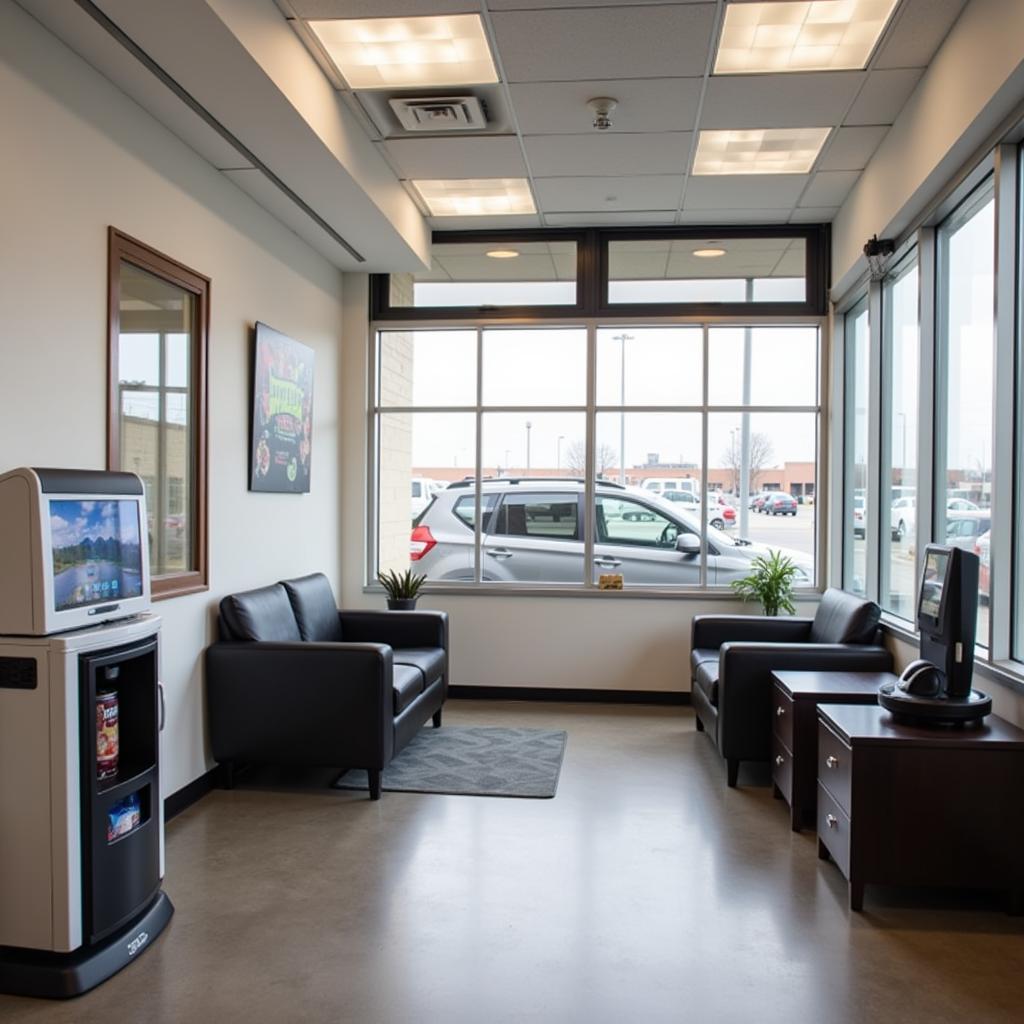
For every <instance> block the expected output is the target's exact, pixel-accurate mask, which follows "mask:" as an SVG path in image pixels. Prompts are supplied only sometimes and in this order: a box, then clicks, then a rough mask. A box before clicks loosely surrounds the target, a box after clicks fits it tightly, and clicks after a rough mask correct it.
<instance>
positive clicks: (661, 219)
mask: <svg viewBox="0 0 1024 1024" xmlns="http://www.w3.org/2000/svg"><path fill="white" fill-rule="evenodd" d="M675 219H676V211H675V210H624V211H622V212H621V213H608V212H607V211H601V212H600V213H587V212H583V213H548V214H545V216H544V220H545V221H546V222H547V223H548V224H549V225H550V226H551V227H600V226H601V225H604V224H616V225H627V226H632V225H644V224H674V223H675Z"/></svg>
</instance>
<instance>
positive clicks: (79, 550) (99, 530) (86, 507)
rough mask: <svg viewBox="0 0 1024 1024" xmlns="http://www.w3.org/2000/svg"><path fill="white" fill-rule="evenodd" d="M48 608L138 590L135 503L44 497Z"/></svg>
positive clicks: (103, 599)
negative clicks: (50, 565) (49, 572)
mask: <svg viewBox="0 0 1024 1024" xmlns="http://www.w3.org/2000/svg"><path fill="white" fill-rule="evenodd" d="M49 519H50V549H51V554H52V557H53V610H54V611H57V612H62V611H66V610H67V609H69V608H82V607H86V606H88V605H97V604H103V603H105V602H109V601H118V600H123V599H126V598H130V597H139V596H140V595H141V594H142V545H141V532H140V524H139V502H138V500H134V499H117V500H103V501H82V500H71V499H54V500H51V501H50V517H49Z"/></svg>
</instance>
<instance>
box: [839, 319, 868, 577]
mask: <svg viewBox="0 0 1024 1024" xmlns="http://www.w3.org/2000/svg"><path fill="white" fill-rule="evenodd" d="M844 338H845V342H846V346H845V348H846V374H845V378H844V379H845V384H846V386H845V389H844V403H845V417H844V440H845V453H846V454H845V460H846V472H845V478H844V488H843V510H842V516H843V536H844V538H845V543H844V545H843V548H844V552H845V559H844V565H843V586H844V587H845V588H846V589H847V590H850V591H852V592H853V593H854V594H866V593H867V531H868V507H867V493H868V401H869V397H870V391H871V374H870V368H871V352H870V345H871V329H870V326H869V323H868V304H867V300H866V299H865V300H864V301H863V302H861V303H859V304H858V305H857V306H855V307H854V308H853V309H852V310H850V312H849V313H847V314H846V327H845V331H844Z"/></svg>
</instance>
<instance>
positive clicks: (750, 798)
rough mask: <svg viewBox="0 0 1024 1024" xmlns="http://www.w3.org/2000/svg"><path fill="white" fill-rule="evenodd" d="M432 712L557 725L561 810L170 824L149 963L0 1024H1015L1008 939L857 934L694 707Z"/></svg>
mask: <svg viewBox="0 0 1024 1024" xmlns="http://www.w3.org/2000/svg"><path fill="white" fill-rule="evenodd" d="M445 714H446V718H445V721H446V723H457V724H479V725H505V724H518V725H528V726H529V725H534V726H538V727H545V728H565V729H567V730H568V733H569V742H568V747H567V750H566V755H565V763H564V766H563V770H562V777H561V782H560V784H559V789H558V795H557V796H556V797H555V799H554V800H509V799H493V798H478V797H454V796H452V797H448V796H430V795H415V794H402V793H385V794H384V798H383V799H382V800H381V801H380V802H379V803H371V802H370V801H369V800H368V799H366V798H365V796H364V795H362V794H358V793H350V792H342V791H335V790H327V789H309V788H307V789H303V788H301V787H300V786H299V785H298V784H297V783H296V781H295V780H290V781H289V780H286V779H281V778H278V779H277V780H276V781H274V782H273V783H271V782H269V781H268V780H267V779H265V778H264V779H258V778H257V779H250V780H249V781H247V782H245V783H244V784H243V785H242V786H241V788H239V789H236V790H234V791H232V792H224V791H218V792H215V793H213V794H211V795H210V796H208V797H206V798H205V799H204V800H202V801H201V802H200V803H198V804H196V805H195V806H193V807H192V808H190V809H189V810H188V811H187V812H185V813H184V814H182V815H181V816H179V817H178V818H177V819H175V820H174V821H173V822H172V823H171V824H170V826H169V827H168V830H167V880H166V889H167V892H168V893H169V894H170V896H171V898H172V899H173V901H174V903H175V905H176V907H177V914H176V915H175V917H174V919H173V920H172V922H171V924H170V925H169V927H168V929H167V930H166V931H165V932H164V934H163V935H162V936H161V937H160V938H159V939H158V940H157V942H156V943H155V944H154V945H153V947H152V948H151V949H149V950H148V951H147V952H146V953H145V955H143V956H142V957H141V958H140V959H139V960H138V961H137V962H136V963H134V964H132V965H131V966H130V967H128V968H127V969H126V970H125V971H123V972H122V973H121V974H119V975H117V976H116V977H115V978H113V979H112V980H111V981H109V982H107V984H105V985H103V986H102V987H100V988H99V989H97V990H96V991H94V992H91V993H89V994H87V995H85V996H83V997H82V998H80V999H77V1000H73V1001H71V1002H68V1003H46V1002H38V1001H34V1000H24V999H12V998H6V997H0V1021H2V1022H3V1024H15V1022H22V1021H32V1022H39V1024H43V1022H50V1021H61V1022H75V1024H91V1022H97V1024H98V1022H103V1024H111V1022H117V1024H120V1022H127V1021H140V1022H154V1021H160V1022H195V1024H205V1022H207V1021H209V1022H214V1024H238V1022H242V1024H262V1022H264V1021H267V1022H275V1024H285V1022H293V1021H294V1022H300V1021H301V1022H313V1024H317V1022H321V1021H322V1022H336V1024H341V1022H359V1024H364V1022H365V1024H378V1022H380V1024H384V1022H387V1024H391V1022H403V1024H405V1022H409V1024H432V1022H444V1024H463V1022H467V1024H470V1022H471V1024H492V1022H493V1024H500V1022H517V1024H518V1022H588V1024H589V1022H640V1021H642V1022H661V1021H673V1022H675V1021H679V1022H691V1021H692V1022H709V1024H711V1022H714V1024H717V1022H723V1024H732V1022H737V1024H740V1022H742V1024H747V1022H757V1024H774V1022H776V1021H787V1022H797V1024H803V1022H807V1024H839V1022H847V1021H858V1022H859V1021H865V1022H866V1021H872V1022H877V1021H882V1022H889V1021H892V1022H912V1021H928V1022H931V1024H941V1022H946V1021H949V1022H952V1021H957V1022H960V1021H971V1022H972V1024H983V1022H996V1021H1015V1022H1019V1021H1020V1020H1022V1019H1024V1009H1022V1007H1024V922H1022V920H1021V919H1014V918H1010V917H1008V916H1006V915H1005V914H1004V913H1003V912H1002V910H1001V908H1000V906H999V905H998V903H997V902H995V901H994V900H991V899H989V898H988V897H984V896H983V897H976V896H965V895H963V894H952V895H950V894H942V893H938V894H936V893H930V894H919V893H907V892H889V891H884V890H878V889H873V888H870V887H869V889H868V893H867V899H866V902H865V913H863V914H851V913H850V912H849V911H848V910H847V907H846V888H845V885H844V883H843V881H842V879H841V878H840V876H839V873H838V871H837V870H836V868H835V867H834V866H833V865H831V864H828V863H823V862H820V861H819V860H818V858H817V854H816V845H815V840H814V837H813V836H812V835H811V834H809V833H804V834H802V835H794V834H793V833H792V832H791V831H790V829H789V826H788V818H787V816H786V812H785V809H784V807H783V805H781V804H780V803H779V802H777V801H774V800H773V799H772V797H771V790H770V788H768V787H766V786H764V785H763V784H755V783H763V781H764V780H763V779H756V778H754V777H752V776H750V777H746V778H744V777H743V776H741V780H740V781H741V787H740V788H739V789H736V790H728V789H727V788H726V786H725V781H724V767H723V765H722V763H721V761H720V759H719V758H718V756H717V755H716V753H715V751H714V749H713V747H712V745H711V743H710V742H709V741H708V739H707V737H706V736H703V735H701V734H699V733H697V732H695V730H694V719H693V714H692V712H691V711H690V710H689V709H682V708H672V709H669V708H650V707H611V706H597V705H554V704H546V705H536V704H513V703H509V704H497V703H490V702H488V703H476V702H468V701H457V702H451V703H450V704H449V705H448V708H447V710H446V713H445ZM744 782H747V783H750V784H748V785H742V783H744ZM911 811H912V808H908V813H910V812H911ZM1022 855H1024V851H1022Z"/></svg>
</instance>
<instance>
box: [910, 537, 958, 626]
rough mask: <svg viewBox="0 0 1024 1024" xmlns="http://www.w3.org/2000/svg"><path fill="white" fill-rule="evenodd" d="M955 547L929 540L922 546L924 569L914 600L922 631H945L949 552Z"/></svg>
mask: <svg viewBox="0 0 1024 1024" xmlns="http://www.w3.org/2000/svg"><path fill="white" fill-rule="evenodd" d="M958 550H959V549H958V548H942V547H938V546H937V545H934V544H931V545H929V546H928V547H927V548H925V554H924V571H923V573H922V577H921V590H920V593H919V595H918V601H917V624H918V626H919V627H920V628H921V632H922V633H928V634H929V636H941V635H942V634H943V633H944V632H946V631H947V629H946V627H947V625H948V624H947V623H946V618H947V613H948V612H949V611H950V610H951V607H950V602H949V600H947V595H948V594H949V591H950V585H951V582H952V581H951V579H950V576H951V570H952V568H953V552H954V551H958Z"/></svg>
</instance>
